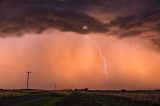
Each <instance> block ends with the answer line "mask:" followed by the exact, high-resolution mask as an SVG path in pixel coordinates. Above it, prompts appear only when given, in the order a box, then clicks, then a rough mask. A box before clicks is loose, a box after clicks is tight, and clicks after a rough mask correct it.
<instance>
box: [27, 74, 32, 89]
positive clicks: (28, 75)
mask: <svg viewBox="0 0 160 106" xmlns="http://www.w3.org/2000/svg"><path fill="white" fill-rule="evenodd" d="M31 73H32V72H27V89H29V77H30V74H31Z"/></svg>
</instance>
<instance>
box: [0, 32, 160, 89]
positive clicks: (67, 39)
mask: <svg viewBox="0 0 160 106" xmlns="http://www.w3.org/2000/svg"><path fill="white" fill-rule="evenodd" d="M57 35H58V36H57ZM84 36H90V37H91V38H93V39H94V40H95V41H97V43H98V44H99V46H100V48H101V50H102V55H103V56H104V57H105V59H106V63H107V72H108V74H109V76H107V75H106V74H105V72H104V65H103V61H102V60H101V59H100V57H99V52H98V51H97V49H96V46H95V45H94V44H93V42H91V41H89V40H87V39H85V37H84ZM139 40H140V38H138V37H134V38H125V39H118V38H117V37H114V36H106V35H104V34H99V33H91V34H86V35H81V34H76V33H73V32H61V31H58V30H53V29H49V30H46V31H45V32H43V33H42V34H35V33H28V34H27V33H26V34H24V36H23V37H20V38H19V37H11V38H5V39H0V88H25V83H26V72H27V71H32V74H31V77H30V87H31V88H37V89H52V88H53V87H54V84H57V87H58V88H59V89H62V88H85V87H88V88H91V89H122V88H125V89H155V88H159V87H160V78H159V75H160V71H159V70H160V66H159V63H160V55H159V52H156V51H154V50H152V49H153V47H152V44H151V42H150V41H148V40H145V39H143V40H141V42H139Z"/></svg>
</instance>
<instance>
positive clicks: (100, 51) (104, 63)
mask: <svg viewBox="0 0 160 106" xmlns="http://www.w3.org/2000/svg"><path fill="white" fill-rule="evenodd" d="M85 39H87V40H89V41H91V42H92V43H93V44H94V45H95V46H96V48H97V51H98V52H99V57H100V59H101V60H102V61H103V65H104V71H105V74H106V76H107V77H109V74H108V72H107V63H106V58H105V57H104V56H103V55H102V50H101V48H100V46H99V44H98V42H97V41H95V40H94V39H93V38H91V37H89V36H87V35H86V36H85Z"/></svg>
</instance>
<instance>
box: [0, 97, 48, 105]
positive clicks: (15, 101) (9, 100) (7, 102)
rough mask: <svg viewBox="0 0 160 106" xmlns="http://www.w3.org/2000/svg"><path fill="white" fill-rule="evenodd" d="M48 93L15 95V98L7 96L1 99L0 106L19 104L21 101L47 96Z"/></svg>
mask: <svg viewBox="0 0 160 106" xmlns="http://www.w3.org/2000/svg"><path fill="white" fill-rule="evenodd" d="M45 96H47V94H43V95H32V96H31V95H30V96H21V97H14V98H7V99H0V106H17V105H18V104H20V103H23V102H26V101H29V100H33V99H37V98H41V97H45Z"/></svg>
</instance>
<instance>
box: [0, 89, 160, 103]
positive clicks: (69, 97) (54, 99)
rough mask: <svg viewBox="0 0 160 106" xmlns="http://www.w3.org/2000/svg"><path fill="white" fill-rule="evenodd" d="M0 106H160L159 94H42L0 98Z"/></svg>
mask: <svg viewBox="0 0 160 106" xmlns="http://www.w3.org/2000/svg"><path fill="white" fill-rule="evenodd" d="M0 106H160V93H159V92H149V93H148V92H137V91H136V92H128V93H124V92H98V91H94V92H93V91H92V92H91V91H76V92H75V91H74V92H64V91H63V92H62V91H60V92H56V93H55V92H54V93H53V92H43V93H42V92H40V93H36V94H34V95H33V93H31V94H30V93H29V94H27V95H23V96H14V97H5V98H2V97H1V98H0Z"/></svg>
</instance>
